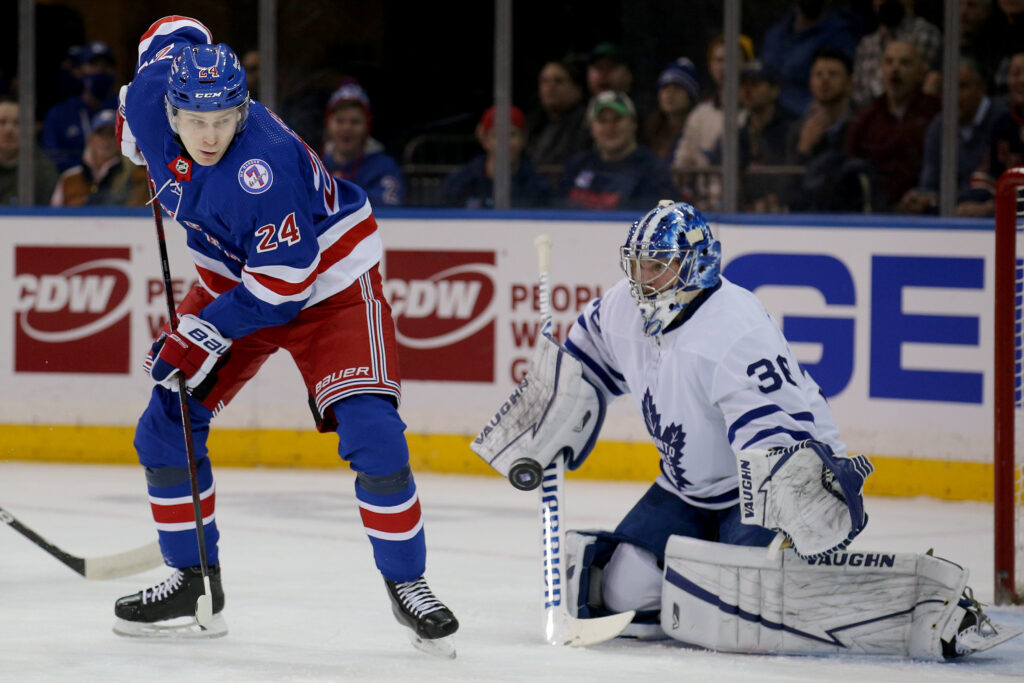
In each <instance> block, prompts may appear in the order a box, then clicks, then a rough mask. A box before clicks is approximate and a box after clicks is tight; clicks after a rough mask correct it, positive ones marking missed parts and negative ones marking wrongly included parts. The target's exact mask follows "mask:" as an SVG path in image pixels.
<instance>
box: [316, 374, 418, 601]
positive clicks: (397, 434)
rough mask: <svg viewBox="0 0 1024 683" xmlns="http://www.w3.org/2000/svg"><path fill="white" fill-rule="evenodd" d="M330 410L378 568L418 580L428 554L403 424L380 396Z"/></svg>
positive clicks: (394, 577)
mask: <svg viewBox="0 0 1024 683" xmlns="http://www.w3.org/2000/svg"><path fill="white" fill-rule="evenodd" d="M331 407H332V408H333V410H334V416H335V419H337V421H338V453H339V454H340V455H341V457H342V458H344V459H345V460H347V461H348V462H349V463H350V464H351V466H352V469H354V470H355V471H356V472H358V476H357V477H356V482H355V489H356V499H357V500H358V501H359V514H360V515H361V517H362V520H363V528H364V529H365V530H366V535H367V536H369V538H370V544H371V545H372V546H373V557H374V561H375V562H376V564H377V568H378V569H379V570H380V572H381V574H383V575H384V578H387V579H391V580H392V581H399V582H404V581H413V580H415V579H418V578H419V577H420V576H422V575H423V571H424V568H425V565H426V556H427V550H426V542H425V541H424V534H423V519H422V517H421V516H420V502H419V496H418V495H417V494H416V482H415V481H414V480H413V476H412V470H410V469H409V447H408V445H407V444H406V441H405V435H404V434H403V432H404V430H405V424H404V423H403V422H402V419H401V418H400V417H399V416H398V411H397V410H396V409H395V406H394V404H393V403H392V402H391V399H390V398H388V397H384V396H378V395H374V394H357V395H355V396H351V397H349V398H346V399H343V400H341V401H338V402H337V403H335V404H333V405H332V406H331Z"/></svg>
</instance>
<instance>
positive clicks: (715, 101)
mask: <svg viewBox="0 0 1024 683" xmlns="http://www.w3.org/2000/svg"><path fill="white" fill-rule="evenodd" d="M739 42H740V44H739V47H740V59H741V62H742V64H745V63H746V62H749V61H750V60H752V59H753V58H754V44H753V43H752V42H751V41H750V38H748V37H747V36H744V35H741V36H740V39H739ZM724 43H725V39H724V38H723V37H722V36H717V37H715V38H714V39H713V40H712V41H711V45H710V46H709V47H708V75H709V76H710V77H711V83H712V86H713V87H714V94H713V95H712V96H711V97H710V98H708V99H706V100H705V101H703V102H701V103H700V104H698V105H697V106H696V107H694V109H693V111H692V112H690V116H689V117H688V118H687V119H686V125H685V126H684V127H683V137H682V138H681V139H680V141H679V144H678V145H677V146H676V151H675V156H674V157H673V159H672V168H673V172H674V173H675V174H676V178H677V181H676V184H677V186H678V187H679V188H680V190H681V194H682V196H683V198H684V199H688V200H689V202H690V203H691V204H694V205H695V206H696V207H697V208H699V209H700V210H702V211H707V210H715V209H720V208H721V202H722V178H721V174H720V173H718V172H711V173H708V172H704V173H701V172H700V171H699V169H700V168H702V167H706V166H711V165H713V164H718V163H719V162H720V161H721V139H722V122H723V120H724V115H723V114H722V82H723V80H724V78H725V44H724ZM742 64H741V66H742Z"/></svg>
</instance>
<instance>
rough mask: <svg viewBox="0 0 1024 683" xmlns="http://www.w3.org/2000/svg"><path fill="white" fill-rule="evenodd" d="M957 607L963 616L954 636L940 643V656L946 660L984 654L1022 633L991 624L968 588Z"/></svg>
mask: <svg viewBox="0 0 1024 683" xmlns="http://www.w3.org/2000/svg"><path fill="white" fill-rule="evenodd" d="M959 607H960V609H962V610H963V611H964V615H963V618H962V619H961V620H960V623H959V625H958V626H957V628H956V634H955V636H954V637H953V638H952V639H950V640H943V641H942V656H943V657H945V658H946V659H955V658H957V657H964V656H966V655H969V654H973V653H975V652H984V651H985V650H989V649H991V648H993V647H995V646H996V645H1001V644H1003V643H1005V642H1006V641H1008V640H1010V639H1012V638H1016V637H1017V636H1019V635H1020V634H1021V633H1022V632H1021V630H1020V629H1015V628H1010V627H1008V626H997V625H996V624H993V623H992V620H991V619H989V618H988V615H986V614H985V613H984V612H983V611H982V610H981V604H980V603H979V602H978V601H977V600H975V599H974V594H973V592H972V591H971V589H970V588H967V589H966V590H965V591H964V595H963V597H962V598H961V599H960V605H959Z"/></svg>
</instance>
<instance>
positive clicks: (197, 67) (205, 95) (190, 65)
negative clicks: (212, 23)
mask: <svg viewBox="0 0 1024 683" xmlns="http://www.w3.org/2000/svg"><path fill="white" fill-rule="evenodd" d="M164 102H165V104H166V108H167V121H168V123H170V125H171V130H173V131H174V132H175V133H177V132H178V126H177V123H176V122H175V120H174V118H175V114H176V113H177V111H178V110H181V111H204V112H206V111H228V110H231V109H237V110H238V113H239V114H240V116H239V117H238V125H237V126H236V128H235V132H236V133H238V132H241V131H242V129H243V128H245V121H246V119H247V118H248V117H249V87H248V84H247V82H246V79H245V69H244V68H242V64H241V63H240V62H239V61H238V55H236V54H235V53H234V51H233V50H232V49H231V48H230V47H228V46H227V45H225V44H224V43H220V44H218V45H187V46H185V47H183V48H182V49H181V50H180V51H179V52H178V54H177V55H175V57H174V61H172V62H171V75H170V77H169V78H168V79H167V93H166V96H165V97H164Z"/></svg>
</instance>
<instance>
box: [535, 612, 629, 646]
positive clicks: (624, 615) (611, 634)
mask: <svg viewBox="0 0 1024 683" xmlns="http://www.w3.org/2000/svg"><path fill="white" fill-rule="evenodd" d="M634 616H636V612H634V611H633V610H630V611H628V612H619V613H618V614H610V615H608V616H606V617H597V618H595V619H576V618H574V617H570V616H569V615H567V614H566V615H558V614H557V613H555V612H554V611H552V612H551V613H549V615H548V623H547V624H546V626H547V628H545V639H546V640H547V642H548V643H549V644H551V645H568V646H569V647H587V646H588V645H597V644H598V643H603V642H605V641H608V640H611V639H612V638H616V637H618V636H619V635H620V634H621V633H622V632H623V631H624V630H625V629H626V627H627V626H629V624H630V622H632V621H633V617H634Z"/></svg>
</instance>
